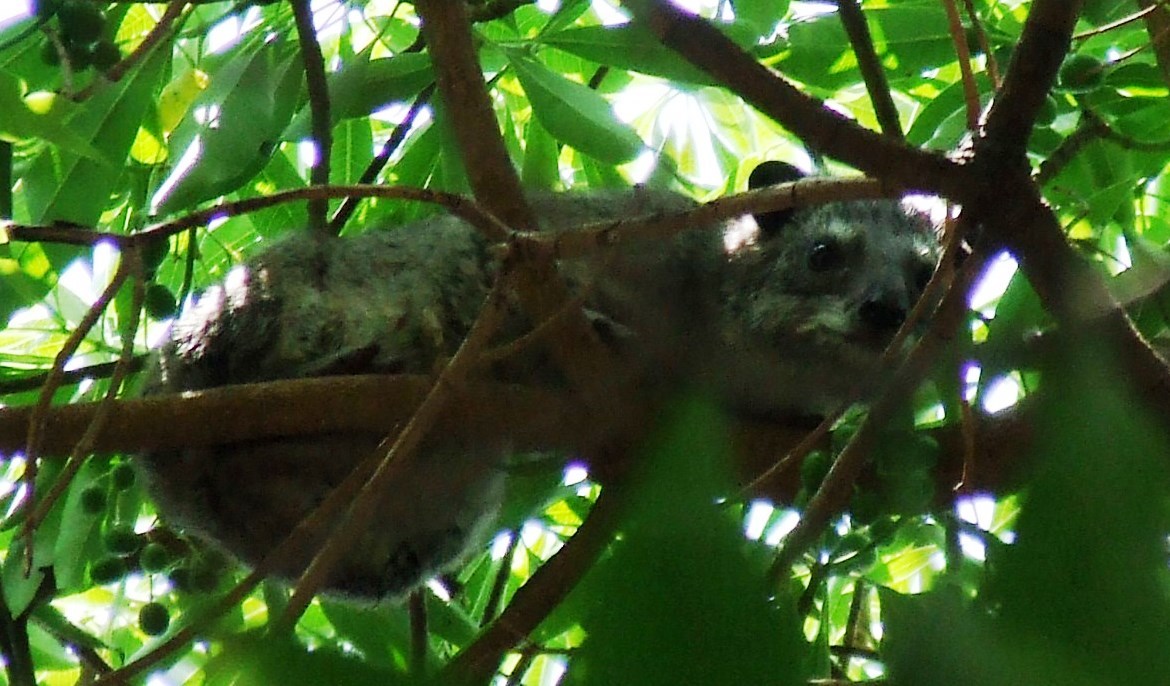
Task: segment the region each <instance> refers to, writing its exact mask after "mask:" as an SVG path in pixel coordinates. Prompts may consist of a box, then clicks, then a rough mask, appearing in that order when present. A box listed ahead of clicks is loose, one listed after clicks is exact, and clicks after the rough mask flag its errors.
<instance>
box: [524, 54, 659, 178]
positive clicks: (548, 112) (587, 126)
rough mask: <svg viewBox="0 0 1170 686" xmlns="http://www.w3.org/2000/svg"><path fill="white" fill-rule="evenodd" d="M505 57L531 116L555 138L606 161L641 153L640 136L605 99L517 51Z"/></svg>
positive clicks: (619, 162) (626, 160) (610, 161)
mask: <svg viewBox="0 0 1170 686" xmlns="http://www.w3.org/2000/svg"><path fill="white" fill-rule="evenodd" d="M509 59H510V63H511V65H512V68H513V69H514V70H515V72H516V76H517V78H519V79H520V85H521V86H522V87H523V88H524V92H525V93H526V94H527V95H528V100H529V101H530V102H531V103H532V113H533V115H535V116H536V118H537V119H539V120H540V123H541V125H542V126H544V128H545V129H547V130H548V132H549V133H551V134H552V135H553V137H555V138H556V139H557V140H560V141H563V142H565V143H566V144H568V145H571V146H572V147H574V148H576V149H577V150H580V151H581V152H583V153H585V154H586V155H589V156H591V157H594V158H597V159H598V160H601V161H602V162H607V163H609V164H622V163H625V162H629V161H630V160H632V159H634V157H635V156H637V154H638V153H639V152H641V150H642V149H643V145H642V139H640V138H638V135H637V134H635V133H634V132H633V131H632V130H630V128H629V127H628V126H626V125H625V124H623V123H622V122H620V121H618V119H617V117H615V116H614V114H613V110H612V108H611V107H610V105H609V102H608V101H606V99H605V98H603V97H601V96H600V95H598V94H597V93H595V92H594V91H592V90H590V89H589V88H587V87H585V86H583V85H581V84H579V83H576V82H574V81H569V80H568V79H566V78H564V77H563V76H561V75H560V74H557V73H555V72H552V71H549V70H548V69H547V68H546V67H545V66H544V65H542V64H540V63H539V62H536V61H534V60H532V59H529V58H528V57H525V56H524V55H522V54H520V53H518V52H509Z"/></svg>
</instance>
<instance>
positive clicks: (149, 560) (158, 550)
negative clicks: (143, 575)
mask: <svg viewBox="0 0 1170 686" xmlns="http://www.w3.org/2000/svg"><path fill="white" fill-rule="evenodd" d="M173 563H174V557H173V556H172V555H171V551H169V550H167V549H166V546H164V545H162V544H161V543H147V544H146V547H145V548H143V549H142V553H141V554H140V555H139V556H138V564H139V565H140V566H141V567H142V571H144V572H147V573H148V574H157V573H159V572H165V571H166V570H167V568H169V567H170V566H171V564H173Z"/></svg>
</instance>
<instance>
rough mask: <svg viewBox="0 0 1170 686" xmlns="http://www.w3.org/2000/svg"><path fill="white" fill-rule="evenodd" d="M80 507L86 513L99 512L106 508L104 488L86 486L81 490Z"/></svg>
mask: <svg viewBox="0 0 1170 686" xmlns="http://www.w3.org/2000/svg"><path fill="white" fill-rule="evenodd" d="M81 509H82V511H84V512H85V513H86V514H91V515H95V514H100V513H102V512H105V510H106V489H105V487H103V486H98V485H93V486H86V487H85V488H84V489H82V491H81Z"/></svg>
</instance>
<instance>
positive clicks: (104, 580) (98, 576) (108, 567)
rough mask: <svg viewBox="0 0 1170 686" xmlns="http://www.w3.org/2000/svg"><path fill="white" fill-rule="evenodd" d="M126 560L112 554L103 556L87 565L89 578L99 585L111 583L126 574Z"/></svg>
mask: <svg viewBox="0 0 1170 686" xmlns="http://www.w3.org/2000/svg"><path fill="white" fill-rule="evenodd" d="M127 571H128V570H127V568H126V562H125V560H123V559H122V558H120V557H115V556H113V555H111V556H109V557H103V558H102V559H100V560H97V561H95V562H94V563H93V564H91V565H90V566H89V578H90V579H92V580H93V582H94V583H95V584H97V585H99V586H104V585H105V584H112V583H114V582H116V581H118V580H119V579H121V578H122V577H124V576H126V572H127Z"/></svg>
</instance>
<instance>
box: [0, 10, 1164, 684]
mask: <svg viewBox="0 0 1170 686" xmlns="http://www.w3.org/2000/svg"><path fill="white" fill-rule="evenodd" d="M681 5H686V7H685V8H684V7H682V6H681ZM1168 88H1170V7H1168V6H1167V5H1166V4H1165V3H1164V2H1161V0H1133V1H1132V2H1131V1H1128V0H1085V1H1084V2H1079V1H1074V0H1031V1H1026V0H964V1H963V2H958V1H957V0H837V1H836V2H803V1H801V0H779V1H772V2H762V1H759V0H703V1H695V2H689V3H680V5H675V4H672V3H669V2H666V1H665V0H628V1H627V2H622V3H618V2H616V0H615V1H614V2H610V1H608V0H562V1H560V2H556V1H549V2H544V1H541V2H534V1H532V0H468V1H467V2H450V1H445V0H416V1H415V2H413V3H411V2H400V1H392V0H367V1H364V2H359V1H357V0H352V1H346V0H323V1H319V2H310V0H288V1H287V2H286V1H283V0H268V1H261V0H252V1H250V0H235V1H209V0H188V1H187V2H182V1H179V0H174V1H172V2H169V3H146V2H136V1H133V0H119V1H117V2H109V3H107V2H98V1H95V0H40V1H39V2H35V3H29V5H28V6H27V7H23V6H22V3H12V2H8V3H4V6H3V7H0V113H2V114H0V176H2V177H3V179H4V183H0V220H3V221H2V222H0V314H2V316H3V319H2V321H4V322H6V325H5V327H4V328H3V330H0V457H2V458H3V461H2V462H0V478H2V480H0V484H2V486H3V490H0V500H2V502H3V504H4V517H5V519H4V520H3V521H4V526H3V527H0V549H2V550H3V551H4V552H3V561H2V563H0V600H2V602H0V654H2V655H3V658H4V660H3V665H4V678H5V680H6V681H5V682H6V683H11V684H17V685H21V686H23V685H27V684H34V683H42V682H43V683H54V684H56V683H102V684H113V683H146V682H147V681H148V680H149V679H151V678H152V677H151V675H157V676H158V677H159V678H162V679H165V682H166V683H207V684H236V683H249V684H250V683H255V684H266V683H282V684H299V683H305V684H309V683H313V684H316V683H341V684H348V683H388V684H397V683H441V684H449V683H468V684H471V683H509V684H551V683H566V684H610V683H630V684H656V683H663V684H665V683H672V684H673V683H716V684H717V683H740V682H743V683H766V684H777V685H778V686H779V685H796V684H810V683H819V684H845V683H889V684H899V685H901V684H910V685H913V684H960V685H961V684H1001V683H1019V682H1029V683H1060V684H1086V685H1088V684H1093V685H1100V684H1129V683H1162V682H1164V681H1166V680H1167V679H1168V678H1170V677H1167V675H1168V674H1170V664H1165V663H1167V661H1168V660H1170V658H1168V657H1167V656H1168V655H1170V651H1167V650H1166V647H1167V646H1166V636H1167V635H1170V632H1168V629H1170V596H1168V591H1167V589H1170V585H1168V583H1167V582H1168V581H1170V579H1168V578H1167V559H1166V557H1167V555H1166V550H1167V548H1166V541H1167V534H1168V533H1170V531H1168V521H1167V514H1168V511H1167V494H1168V493H1170V490H1168V488H1167V487H1168V485H1170V483H1168V476H1170V474H1168V469H1167V466H1168V465H1167V459H1168V456H1170V445H1168V443H1167V440H1168V436H1167V427H1168V426H1170V369H1168V368H1167V365H1166V362H1165V357H1164V356H1163V353H1162V350H1163V349H1164V347H1165V346H1164V341H1165V340H1166V333H1167V323H1166V322H1167V313H1166V308H1165V307H1164V302H1163V297H1164V295H1165V290H1166V286H1167V283H1168V282H1170V263H1168V262H1167V259H1166V250H1165V246H1166V244H1167V242H1168V241H1170V214H1168V213H1167V212H1166V210H1165V206H1164V204H1163V203H1164V201H1163V199H1162V194H1163V186H1162V184H1163V183H1165V182H1166V179H1167V175H1166V169H1167V162H1168V161H1170V98H1167V90H1168ZM768 159H776V160H783V161H787V162H791V163H793V164H796V165H797V166H800V167H802V168H805V169H809V170H816V171H817V172H819V173H821V174H823V175H824V176H830V177H840V180H837V181H825V180H823V179H820V180H804V181H798V182H795V183H794V184H789V185H786V186H783V187H780V188H778V189H770V190H763V191H755V192H753V193H752V194H749V195H744V196H739V197H732V198H730V199H728V200H716V199H717V198H728V197H730V196H734V195H735V194H737V193H740V192H742V191H744V189H745V188H746V187H747V175H748V173H750V171H751V170H752V169H753V168H754V167H755V166H756V164H758V163H759V162H761V161H763V160H768ZM861 175H864V176H865V177H868V178H869V179H872V181H866V180H864V179H861ZM636 183H645V184H649V185H655V186H663V187H670V188H674V189H676V190H679V191H682V192H684V193H686V194H688V195H690V196H692V197H694V198H695V199H697V200H699V201H712V202H711V203H710V204H708V205H703V206H701V207H700V209H698V210H696V212H710V213H714V214H712V215H710V216H715V215H717V214H719V213H723V214H721V215H719V216H726V217H729V216H734V215H737V214H743V213H744V212H745V210H746V209H748V208H752V209H765V208H766V209H777V208H783V207H789V206H792V205H793V204H796V205H803V204H810V203H816V202H826V201H832V200H847V199H853V198H858V197H872V196H874V195H887V196H891V197H892V196H898V195H901V194H906V193H909V194H914V195H916V196H919V199H920V200H921V201H922V202H923V203H925V204H927V205H928V206H929V207H931V208H933V211H934V213H935V214H936V216H938V217H939V218H940V224H941V225H942V227H943V231H942V236H941V240H942V245H943V250H944V257H943V262H942V264H941V265H940V268H939V269H938V271H937V273H936V274H935V276H934V278H933V279H932V282H931V284H930V285H929V287H928V293H930V295H931V297H929V298H927V299H924V303H923V305H922V306H921V307H920V308H919V309H918V311H916V312H915V315H914V317H915V322H914V324H915V326H912V327H908V328H912V329H913V334H914V335H912V336H911V338H912V342H911V344H910V345H908V346H907V347H906V348H907V349H906V350H902V349H900V348H894V349H891V350H890V351H889V354H888V356H887V358H886V360H885V361H886V362H887V363H888V364H886V365H885V368H884V369H883V370H881V371H882V373H881V374H880V375H877V376H879V377H880V383H879V382H877V381H875V382H874V383H872V384H869V385H870V386H872V388H870V389H869V392H868V393H867V394H865V395H864V396H863V397H862V398H861V399H862V400H863V402H861V403H859V404H858V405H855V406H854V407H852V408H849V409H848V410H846V411H845V412H844V414H843V415H840V416H833V417H829V418H826V419H825V421H823V422H822V423H821V425H820V426H818V427H817V428H815V429H812V428H810V427H809V425H808V424H809V423H808V422H807V418H792V419H791V420H779V419H776V418H770V417H769V418H742V417H738V418H737V417H726V416H723V415H721V414H720V413H719V412H718V411H716V410H715V409H714V408H713V407H711V405H710V404H709V403H708V402H707V401H706V400H705V399H704V398H702V397H699V396H696V397H680V398H677V399H675V400H674V401H672V402H670V403H668V404H667V405H666V407H665V408H663V409H662V410H661V411H660V412H658V413H655V414H654V415H653V416H649V415H648V416H646V417H639V422H637V424H638V426H637V429H638V430H637V431H627V432H626V433H623V434H622V435H621V437H620V438H621V440H608V441H607V443H606V444H605V445H604V446H598V445H597V442H596V440H595V439H594V438H591V437H593V436H595V431H594V430H595V428H596V422H597V421H598V417H599V416H600V414H599V412H598V411H597V404H596V403H597V399H598V398H597V396H598V394H597V393H593V394H592V395H591V394H590V393H589V392H588V391H589V390H590V383H591V378H593V377H592V376H591V370H595V369H597V368H598V366H597V365H604V364H606V359H605V350H604V349H599V348H598V346H596V345H591V344H590V343H589V342H588V341H586V342H582V337H578V336H576V335H575V334H574V327H575V326H583V325H584V322H585V319H584V317H583V316H581V313H580V307H575V306H574V303H573V301H572V300H571V299H566V298H565V293H564V290H565V289H564V282H563V280H561V277H560V276H559V275H558V271H557V266H556V265H557V263H556V259H554V258H564V259H569V258H570V257H571V256H572V255H571V254H570V252H571V251H572V250H579V251H588V250H594V249H600V248H599V247H598V244H600V243H601V242H603V240H604V239H605V237H606V236H610V238H612V237H613V234H592V236H593V237H594V238H595V239H596V240H595V242H594V243H593V244H585V243H581V244H579V245H575V246H567V245H566V246H559V247H558V246H552V247H550V246H549V244H548V243H541V242H540V241H537V240H533V239H532V236H531V235H530V234H528V233H526V230H528V229H530V228H532V218H531V216H530V213H529V212H530V211H529V209H528V208H527V207H525V204H524V202H523V200H522V199H521V198H522V196H521V194H520V193H519V190H520V189H521V188H534V189H545V190H553V191H560V190H566V189H569V188H574V189H580V188H605V187H615V186H628V185H631V184H636ZM438 211H450V212H457V213H460V214H461V216H466V217H472V218H474V219H475V221H474V223H475V224H476V226H477V228H481V229H482V230H483V232H484V233H485V235H486V236H488V238H489V239H490V240H492V241H493V242H494V243H495V244H496V248H497V249H498V251H499V252H500V253H501V254H506V255H508V256H509V260H510V261H509V264H510V268H511V269H512V270H513V271H512V273H511V274H512V276H513V277H514V278H511V279H510V281H509V282H508V283H509V288H511V289H513V292H512V293H510V296H512V297H514V298H515V299H516V301H517V302H518V303H519V305H520V306H521V307H523V308H524V309H525V310H526V311H527V312H528V313H529V314H530V315H531V316H532V317H533V319H534V320H535V321H547V322H552V325H550V326H549V327H548V328H549V333H547V339H548V341H547V343H548V345H549V346H550V349H551V350H553V351H555V356H556V357H557V362H558V363H559V364H562V365H563V366H564V368H565V375H566V377H567V378H569V379H570V380H571V381H572V382H573V383H574V384H575V385H576V386H577V387H578V388H581V389H584V391H585V392H583V393H581V394H580V396H581V397H582V398H585V400H584V401H581V399H580V398H578V397H577V396H573V397H569V396H570V394H559V393H555V392H549V391H548V390H547V389H531V388H518V387H512V386H509V387H496V386H491V385H476V384H474V383H473V384H471V385H469V386H467V387H466V388H463V389H462V390H461V391H460V395H459V396H458V398H457V400H453V399H452V397H451V396H450V395H445V394H446V393H448V391H446V390H444V389H445V388H447V386H445V385H444V384H441V383H436V382H435V378H444V377H443V375H444V374H448V375H454V374H457V373H459V367H458V365H459V364H461V362H460V360H459V359H458V358H455V359H453V360H452V361H451V363H450V364H449V365H448V366H446V367H442V366H441V365H440V368H437V369H436V373H435V377H433V378H432V377H420V376H405V375H402V376H392V377H391V376H387V377H377V378H368V377H322V378H315V379H297V380H289V381H278V382H272V383H267V384H258V385H250V386H241V387H227V388H223V389H216V390H215V391H211V392H207V393H200V394H192V395H190V396H189V397H185V396H179V395H173V396H170V395H168V396H157V397H151V398H146V399H143V398H139V397H136V391H135V387H136V384H138V383H140V378H141V376H142V371H143V369H144V368H145V367H146V366H147V365H149V364H150V360H149V351H150V350H151V349H152V348H153V347H156V346H157V345H158V342H159V341H160V339H161V337H162V336H163V335H164V332H165V330H166V327H167V325H168V323H169V322H170V321H171V320H172V319H173V318H174V316H175V315H176V313H177V312H178V311H180V309H181V308H182V307H184V306H188V305H189V304H190V303H191V302H192V300H193V299H194V298H195V296H196V295H197V294H198V293H200V292H201V291H202V290H203V289H205V288H206V287H208V286H209V285H211V284H214V283H216V282H219V281H221V280H223V279H224V278H225V277H226V275H227V274H228V272H229V271H230V270H231V268H232V267H233V266H235V265H237V264H239V263H241V262H242V261H243V260H244V259H246V258H247V257H249V256H250V255H254V254H255V253H256V252H257V251H258V250H260V249H261V248H262V247H263V246H264V245H265V244H266V243H268V242H269V241H273V240H277V239H279V238H280V237H281V236H282V235H285V234H287V233H289V232H295V231H321V232H326V233H335V234H340V235H342V236H343V237H344V236H346V235H347V234H351V233H358V232H361V231H365V230H368V229H373V228H374V227H378V228H383V227H393V226H394V225H396V224H400V223H402V222H404V221H407V220H410V219H414V218H417V217H422V216H426V215H429V214H432V213H435V212H438ZM695 216H697V215H695V214H692V215H684V216H681V217H674V218H671V217H667V218H656V219H661V221H659V222H658V224H654V222H630V223H628V224H622V223H619V224H618V225H616V227H609V229H608V230H610V231H614V232H619V233H620V232H628V233H629V234H636V233H638V232H643V233H646V234H653V235H659V234H669V233H670V232H671V231H674V230H677V229H678V228H679V227H680V226H682V225H683V224H685V223H686V222H687V221H693V220H694V217H695ZM672 222H673V223H672ZM556 250H561V251H562V252H557V251H556ZM565 312H568V313H570V315H571V316H562V315H563V314H564V313H565ZM452 370H454V371H452ZM875 378H876V377H875ZM860 381H861V380H859V383H860ZM761 382H762V383H764V382H766V380H761ZM591 397H592V401H593V403H594V404H593V405H590V398H591ZM322 398H324V399H326V400H325V401H324V402H322ZM274 407H278V408H281V412H279V413H275V412H270V411H269V408H274ZM420 408H421V409H420ZM258 420H263V422H260V421H258ZM408 420H412V421H410V422H409V423H408ZM258 423H264V424H265V426H266V428H265V431H268V432H271V433H270V434H268V435H273V434H275V435H280V434H282V433H288V434H290V435H291V434H295V433H297V432H305V431H309V430H317V429H319V428H320V427H324V428H326V429H328V428H330V427H343V426H347V427H352V426H354V425H355V424H362V425H363V426H367V427H372V428H376V429H379V430H382V431H385V432H386V433H387V434H389V435H394V433H393V432H397V431H399V430H400V429H401V427H402V426H407V428H406V429H402V430H403V431H417V432H420V434H419V435H420V436H421V435H424V434H425V433H426V432H428V431H446V432H465V433H466V434H467V435H468V436H472V437H475V436H480V437H483V436H490V435H495V436H496V437H497V438H498V436H499V434H505V435H506V436H507V437H508V438H509V439H510V440H511V441H512V443H513V445H514V446H515V448H516V450H517V451H525V450H538V449H547V448H548V447H549V446H556V447H557V448H559V449H561V450H560V451H559V452H557V456H556V457H554V458H552V459H551V460H547V461H544V462H542V461H541V460H534V461H532V464H535V465H537V466H540V465H542V464H552V465H553V467H552V468H551V469H546V470H539V469H534V470H532V473H531V474H530V473H528V472H527V471H526V470H519V471H518V473H517V474H515V475H512V477H511V478H510V479H509V496H508V501H507V508H506V510H505V512H504V514H503V516H502V522H503V528H504V531H503V533H501V535H499V536H498V537H497V538H496V539H495V540H494V541H493V542H492V544H491V545H490V549H488V546H485V549H484V550H483V551H482V552H481V553H480V554H478V555H476V556H475V557H473V558H472V559H471V560H470V561H469V562H468V563H467V564H465V565H464V566H463V567H462V568H461V569H460V570H459V571H458V572H456V573H453V574H449V575H445V576H443V577H442V578H440V579H437V580H436V581H434V582H432V583H431V584H429V585H428V586H427V587H424V588H422V589H420V590H419V591H417V592H415V593H414V594H413V595H411V597H410V598H409V599H408V600H407V601H405V602H403V603H400V604H394V603H389V602H383V603H377V604H354V603H350V602H343V601H338V600H336V599H331V598H328V597H320V598H317V599H315V600H313V601H312V602H309V599H310V598H312V597H313V590H314V586H313V585H312V582H313V579H311V578H309V579H302V580H301V583H299V584H296V591H295V592H294V591H293V586H292V585H290V584H286V583H282V582H279V581H275V580H271V579H266V578H264V574H263V571H264V570H257V571H256V572H251V571H250V570H248V569H245V568H243V567H241V566H240V565H238V564H236V563H235V562H233V561H232V560H230V559H226V558H225V557H224V555H223V554H222V553H219V552H217V551H216V550H214V549H212V548H210V547H208V546H207V545H205V544H201V543H199V542H198V541H197V540H195V539H191V538H188V537H186V536H184V535H183V533H182V532H178V531H175V530H174V529H172V528H170V527H168V526H167V524H166V522H165V521H162V520H160V519H159V517H158V516H157V514H156V510H155V508H154V505H153V504H152V503H151V502H150V500H149V498H148V497H147V496H146V494H145V493H144V491H143V489H142V488H141V484H140V483H138V481H139V479H138V478H137V476H136V471H135V470H134V468H133V466H132V456H133V455H134V454H136V453H139V452H141V451H143V450H146V449H150V448H157V447H160V446H172V447H173V446H194V445H204V444H207V443H209V442H215V441H230V440H247V439H250V438H255V431H256V430H257V429H256V426H257V425H258ZM628 423H629V422H627V424H628ZM583 446H586V448H582V447H583ZM574 447H576V448H582V450H583V454H576V453H574V452H573V451H572V450H569V451H568V452H566V450H565V449H571V448H574ZM579 460H580V461H583V462H584V463H586V464H587V465H588V469H587V470H586V469H584V468H581V467H579V466H578V461H579ZM566 465H568V467H567V468H566ZM360 485H361V483H360V481H359V482H357V484H356V486H355V488H356V487H357V486H360ZM348 495H353V494H352V493H350V494H348ZM355 518H356V515H355ZM354 524H355V526H359V527H361V528H366V527H377V526H391V525H392V523H378V522H369V521H365V522H362V521H355V522H354ZM335 537H336V535H335ZM1159 674H1161V675H1162V676H1161V677H1159V676H1158V675H1159ZM493 679H494V681H493ZM160 683H162V682H160Z"/></svg>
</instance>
